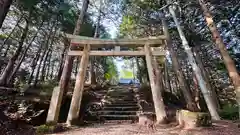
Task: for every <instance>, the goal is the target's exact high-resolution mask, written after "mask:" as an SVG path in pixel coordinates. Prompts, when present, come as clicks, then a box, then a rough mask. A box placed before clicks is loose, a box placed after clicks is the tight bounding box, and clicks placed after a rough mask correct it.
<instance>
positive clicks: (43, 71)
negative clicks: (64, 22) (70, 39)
mask: <svg viewBox="0 0 240 135" xmlns="http://www.w3.org/2000/svg"><path fill="white" fill-rule="evenodd" d="M56 22H57V21H55V22H54V24H53V26H52V29H51V31H50V33H49V37H48V39H47V44H46V46H47V48H48V49H47V52H46V56H45V57H44V60H43V67H42V73H41V79H40V80H41V81H44V79H45V74H46V64H47V60H48V57H49V54H50V52H51V50H52V45H53V42H54V37H55V35H56V32H57V30H55V31H54V33H53V28H54V27H56V26H55V24H56ZM51 37H52V39H51ZM50 40H51V43H50V45H48V44H49V41H50Z"/></svg>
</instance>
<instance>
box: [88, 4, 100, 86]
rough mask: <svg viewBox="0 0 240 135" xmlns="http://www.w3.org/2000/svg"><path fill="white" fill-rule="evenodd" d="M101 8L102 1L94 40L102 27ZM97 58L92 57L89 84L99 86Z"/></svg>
mask: <svg viewBox="0 0 240 135" xmlns="http://www.w3.org/2000/svg"><path fill="white" fill-rule="evenodd" d="M101 7H102V0H100V7H99V11H98V14H99V15H98V18H97V23H96V28H95V32H94V38H99V27H100V21H101ZM95 60H96V56H91V57H90V61H89V67H90V68H89V83H90V84H93V85H94V84H97V81H96V72H95V68H96V67H95V64H94V62H95Z"/></svg>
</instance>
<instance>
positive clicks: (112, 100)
mask: <svg viewBox="0 0 240 135" xmlns="http://www.w3.org/2000/svg"><path fill="white" fill-rule="evenodd" d="M104 100H106V101H107V102H110V103H133V102H137V101H136V99H130V98H129V99H121V98H120V99H117V98H115V99H112V98H108V99H104Z"/></svg>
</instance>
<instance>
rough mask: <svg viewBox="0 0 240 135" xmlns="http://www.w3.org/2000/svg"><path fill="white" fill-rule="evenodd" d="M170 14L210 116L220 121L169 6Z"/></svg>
mask: <svg viewBox="0 0 240 135" xmlns="http://www.w3.org/2000/svg"><path fill="white" fill-rule="evenodd" d="M169 12H170V14H171V15H172V17H173V20H174V22H175V24H176V26H177V29H178V33H179V35H180V38H181V40H182V45H183V48H184V50H185V52H186V53H187V56H188V61H189V63H190V64H191V65H192V69H193V72H194V73H195V75H196V78H197V81H198V84H199V86H200V89H201V92H202V94H203V97H204V99H205V101H206V104H207V107H208V110H209V112H210V114H211V116H212V118H213V119H214V120H220V117H219V115H218V112H217V108H216V106H215V105H214V103H213V99H212V97H211V95H210V94H209V92H210V90H209V89H207V86H206V82H205V81H204V79H203V77H202V74H201V71H200V69H199V67H198V66H197V64H196V62H195V59H194V57H193V53H192V51H191V48H190V47H189V44H188V41H187V39H186V37H185V35H184V33H183V31H182V28H181V26H180V23H179V22H178V20H177V17H176V14H175V12H174V10H173V8H172V6H169Z"/></svg>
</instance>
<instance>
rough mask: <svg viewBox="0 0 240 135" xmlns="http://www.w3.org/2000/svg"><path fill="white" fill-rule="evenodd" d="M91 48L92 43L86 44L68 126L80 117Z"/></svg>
mask: <svg viewBox="0 0 240 135" xmlns="http://www.w3.org/2000/svg"><path fill="white" fill-rule="evenodd" d="M89 50H90V45H85V46H84V51H83V55H82V58H81V62H80V65H79V69H78V74H77V77H76V83H75V87H74V92H73V96H72V101H71V105H70V109H69V112H68V117H67V122H66V123H67V125H68V126H71V125H72V124H74V122H75V120H77V118H78V114H79V111H80V106H81V100H82V94H83V89H84V82H85V75H86V69H87V65H88V61H89Z"/></svg>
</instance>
